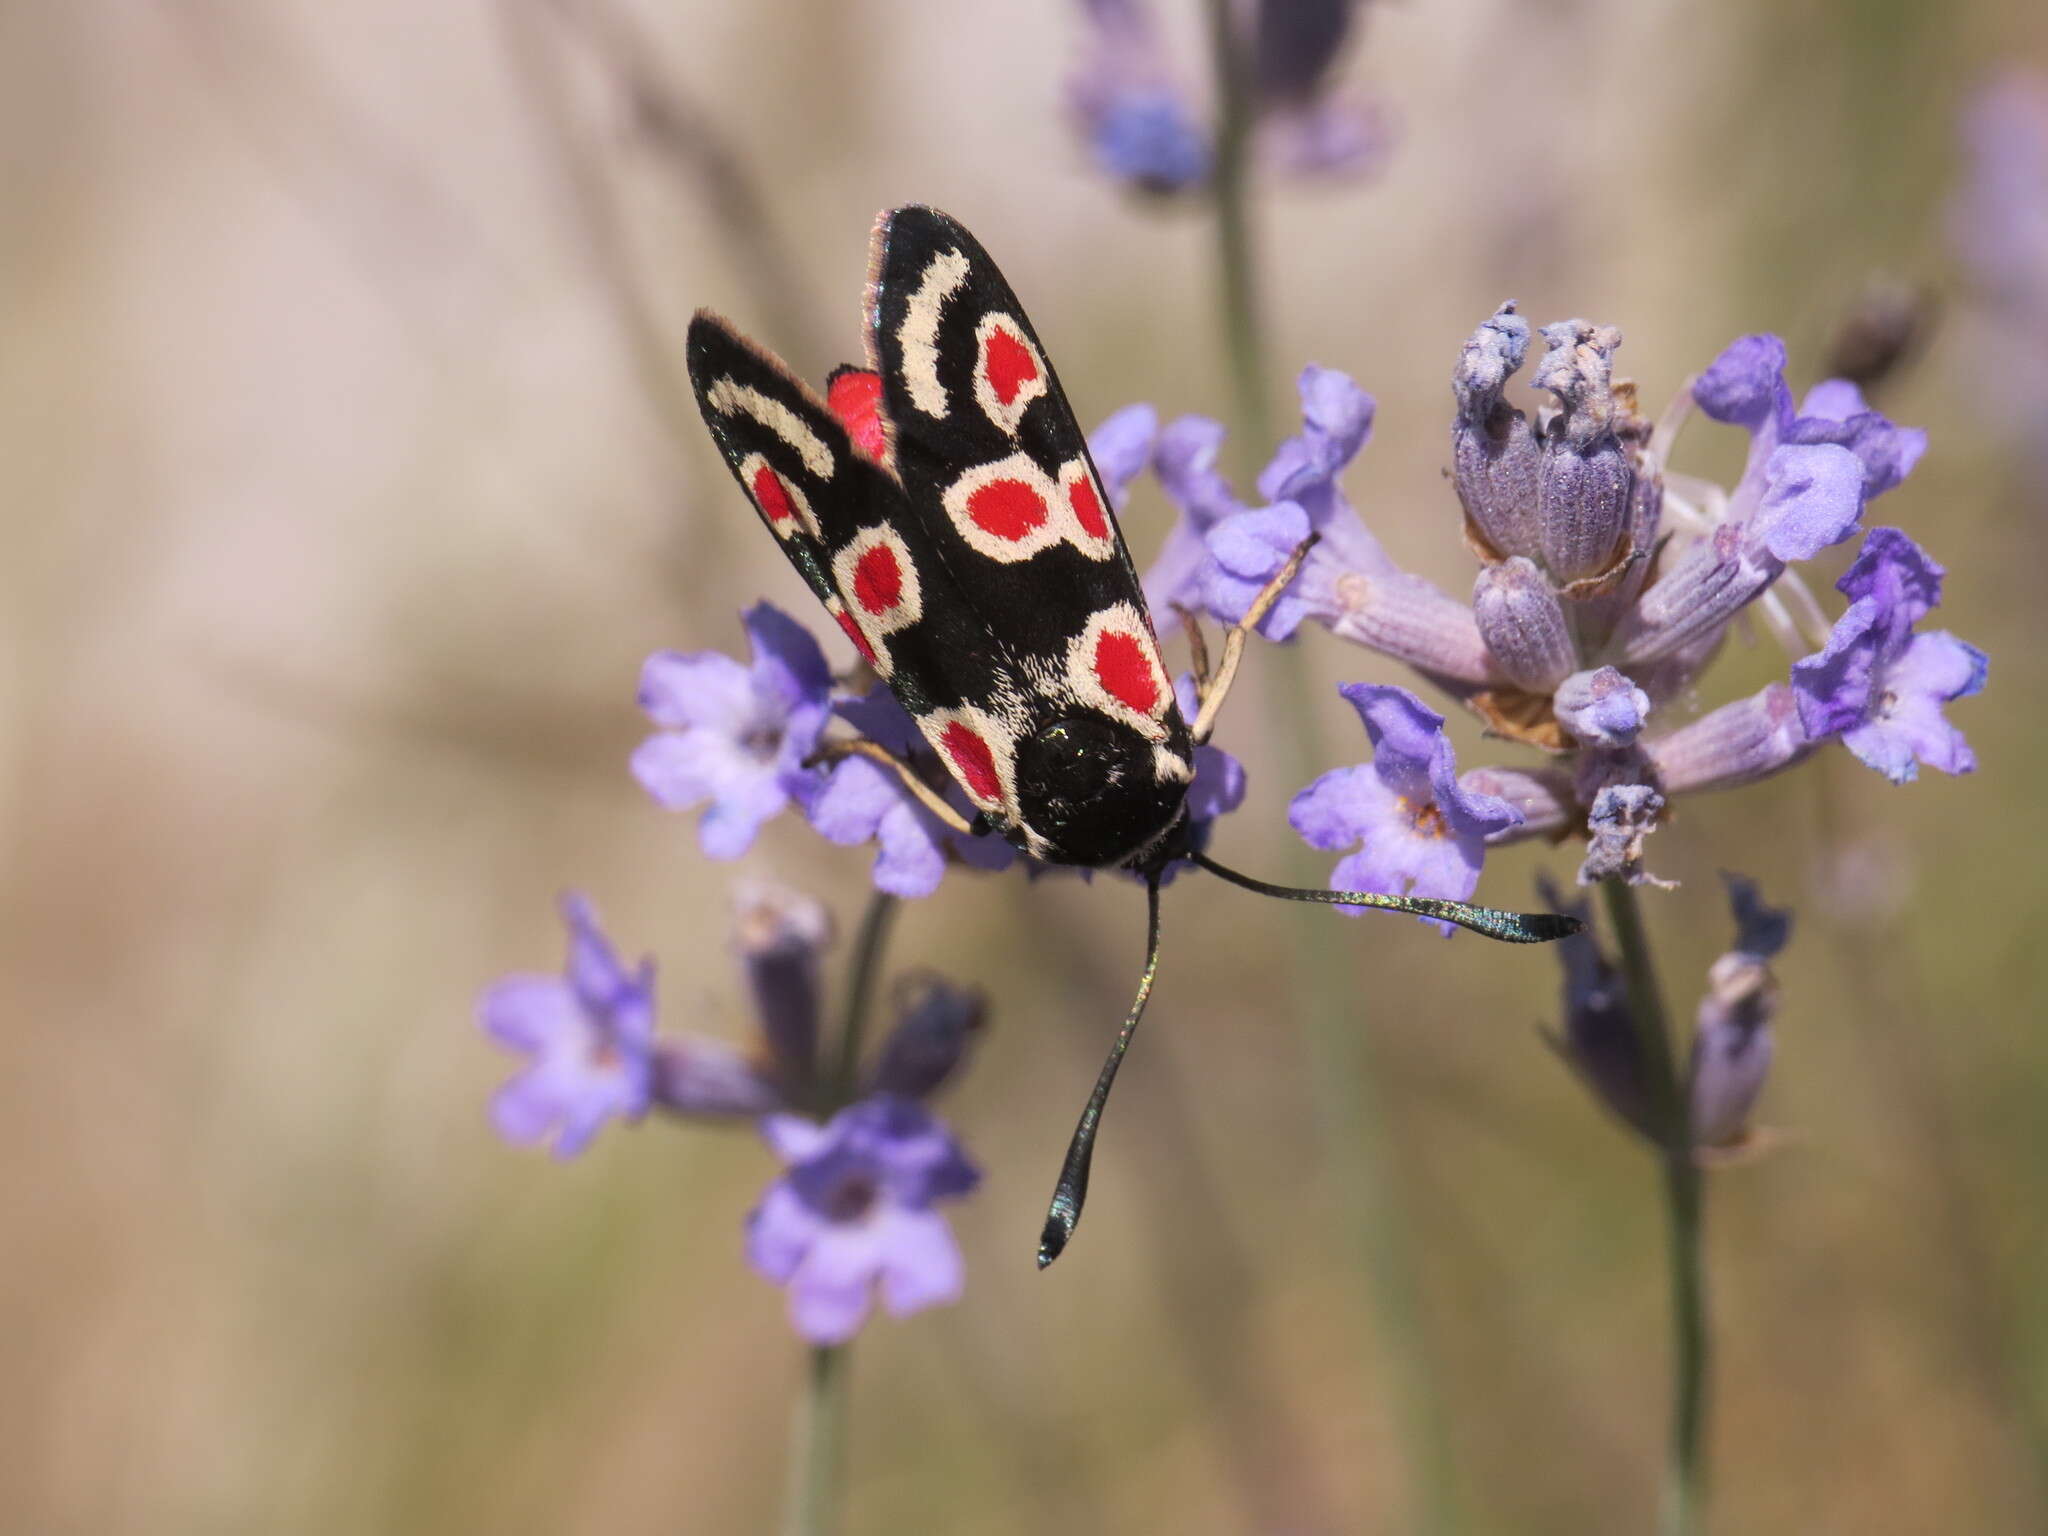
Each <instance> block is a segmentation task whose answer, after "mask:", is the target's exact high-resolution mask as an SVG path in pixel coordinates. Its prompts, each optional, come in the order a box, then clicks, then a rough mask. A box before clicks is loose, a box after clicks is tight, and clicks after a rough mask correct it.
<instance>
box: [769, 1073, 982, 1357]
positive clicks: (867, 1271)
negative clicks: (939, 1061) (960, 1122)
mask: <svg viewBox="0 0 2048 1536" xmlns="http://www.w3.org/2000/svg"><path fill="white" fill-rule="evenodd" d="M761 1129H762V1133H763V1135H764V1136H766V1138H767V1140H768V1144H769V1146H770V1147H771V1148H773V1149H774V1151H775V1154H776V1156H778V1157H779V1158H781V1159H782V1161H783V1162H784V1164H786V1165H787V1167H788V1172H787V1173H785V1174H784V1175H783V1176H782V1177H781V1178H779V1179H777V1180H776V1181H775V1182H774V1183H773V1184H771V1185H769V1187H768V1190H767V1192H766V1193H765V1194H764V1195H763V1196H762V1197H761V1203H760V1204H759V1205H758V1206H756V1207H755V1209H754V1211H753V1213H752V1214H751V1215H750V1216H749V1217H748V1218H747V1261H748V1263H750V1264H752V1265H753V1267H754V1268H755V1269H756V1270H757V1271H759V1272H760V1273H761V1274H762V1275H763V1276H765V1277H766V1278H767V1279H769V1280H771V1281H773V1282H774V1283H775V1284H777V1285H779V1286H782V1287H784V1288H785V1289H786V1290H787V1292H788V1293H789V1317H790V1322H791V1323H792V1324H793V1325H794V1326H795V1328H796V1330H797V1332H798V1333H800V1334H802V1335H803V1336H804V1337H805V1338H806V1339H809V1340H810V1341H811V1342H812V1343H814V1344H843V1343H845V1342H846V1341H847V1340H848V1339H850V1338H852V1337H853V1335H854V1334H855V1333H857V1332H858V1331H859V1329H860V1326H861V1324H862V1323H863V1322H864V1321H865V1320H866V1318H867V1315H868V1311H869V1309H870V1307H871V1306H872V1304H873V1298H874V1294H875V1292H876V1291H877V1290H879V1291H880V1293H881V1298H882V1304H883V1306H884V1307H885V1308H887V1310H888V1311H889V1313H890V1314H891V1315H892V1316H896V1317H903V1316H907V1315H908V1314H910V1313H912V1312H917V1311H921V1310H923V1309H924V1308H926V1307H932V1306H940V1305H943V1304H945V1303H947V1302H951V1301H956V1300H958V1299H959V1297H960V1292H961V1287H962V1283H963V1273H962V1265H961V1259H960V1250H959V1248H958V1246H957V1245H956V1244H955V1243H954V1241H953V1234H952V1232H951V1231H950V1230H949V1229H948V1227H947V1225H946V1221H945V1218H944V1217H943V1216H941V1215H939V1213H938V1212H937V1211H936V1210H934V1209H933V1207H934V1206H935V1205H936V1204H937V1203H938V1202H939V1201H942V1200H950V1199H957V1198H959V1197H960V1196H963V1195H965V1194H967V1193H969V1192H970V1191H972V1190H973V1189H974V1187H975V1185H976V1184H977V1183H978V1182H979V1181H980V1177H981V1176H980V1174H979V1172H978V1171H977V1170H976V1169H975V1167H974V1165H973V1164H971V1163H970V1162H968V1160H967V1158H966V1156H965V1154H964V1153H963V1152H962V1151H961V1150H960V1147H959V1144H958V1143H957V1142H956V1141H955V1140H954V1139H953V1136H952V1133H951V1132H949V1131H948V1130H947V1129H946V1128H945V1126H944V1125H943V1124H941V1123H940V1121H939V1120H938V1119H937V1118H935V1117H934V1116H933V1115H932V1114H931V1113H930V1112H929V1111H927V1110H925V1109H923V1108H922V1107H921V1106H919V1105H917V1104H915V1103H913V1102H911V1101H910V1100H908V1099H901V1098H896V1097H893V1096H890V1095H887V1094H884V1095H879V1096H877V1097H874V1098H868V1099H863V1100H861V1101H860V1102H859V1103H856V1104H854V1105H851V1106H850V1107H848V1108H846V1109H843V1110H841V1111H840V1112H839V1113H838V1114H836V1115H834V1116H833V1117H832V1119H831V1120H830V1121H828V1122H827V1123H826V1124H824V1125H822V1126H820V1125H817V1124H814V1123H812V1122H810V1121H807V1120H803V1119H799V1118H798V1117H796V1116H793V1115H772V1116H770V1117H769V1118H767V1119H766V1120H764V1121H762V1122H761Z"/></svg>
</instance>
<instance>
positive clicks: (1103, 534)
mask: <svg viewBox="0 0 2048 1536" xmlns="http://www.w3.org/2000/svg"><path fill="white" fill-rule="evenodd" d="M1067 502H1068V504H1069V505H1070V506H1072V507H1073V509H1074V517H1075V520H1076V521H1078V522H1079V523H1080V525H1081V531H1082V532H1083V533H1085V534H1087V535H1088V537H1089V538H1091V539H1106V538H1108V537H1109V519H1108V518H1107V517H1106V516H1104V515H1103V511H1102V498H1101V497H1099V496H1097V495H1096V494H1095V481H1094V479H1093V477H1091V476H1089V475H1083V476H1082V477H1081V478H1080V479H1078V480H1076V481H1075V482H1074V483H1073V484H1072V485H1070V486H1068V487H1067Z"/></svg>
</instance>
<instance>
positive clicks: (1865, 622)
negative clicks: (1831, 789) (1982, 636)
mask: <svg viewBox="0 0 2048 1536" xmlns="http://www.w3.org/2000/svg"><path fill="white" fill-rule="evenodd" d="M1942 575H1943V572H1942V568H1941V567H1940V566H1939V565H1937V564H1935V563H1934V561H1932V560H1930V559H1929V558H1928V557H1927V556H1926V554H1925V553H1923V552H1922V551H1921V549H1920V547H1919V545H1917V544H1915V543H1914V542H1913V541H1912V540H1911V539H1909V538H1907V537H1906V535H1905V534H1903V533H1901V532H1900V531H1899V530H1898V529H1896V528H1873V529H1872V530H1871V531H1870V536H1869V537H1868V538H1867V539H1865V540H1864V543H1863V550H1862V553H1860V554H1859V555H1858V556H1857V557H1856V561H1855V563H1854V564H1852V565H1851V566H1850V567H1849V569H1848V570H1847V572H1845V573H1844V574H1843V576H1842V579H1841V580H1840V581H1838V582H1836V583H1835V585H1836V587H1837V589H1838V590H1840V591H1841V592H1842V593H1843V594H1844V595H1845V596H1847V597H1848V598H1849V599H1850V603H1849V611H1848V612H1847V613H1845V614H1843V615H1842V617H1841V618H1840V619H1839V620H1837V621H1836V624H1835V627H1834V632H1833V633H1832V634H1831V635H1830V636H1829V637H1828V643H1827V646H1826V648H1825V649H1824V650H1822V651H1820V652H1819V653H1818V654H1817V655H1813V656H1809V657H1807V658H1806V659H1805V660H1804V661H1801V662H1798V663H1796V664H1795V665H1794V666H1793V668H1792V686H1793V688H1794V689H1795V690H1796V691H1797V693H1798V698H1799V715H1800V720H1801V723H1802V724H1803V726H1804V727H1805V729H1806V732H1807V734H1808V735H1809V736H1812V737H1814V738H1816V739H1819V738H1823V737H1828V736H1840V737H1841V738H1842V742H1843V745H1845V746H1846V747H1848V749H1849V750H1850V751H1851V752H1854V753H1855V754H1856V756H1857V757H1858V758H1860V759H1861V760H1862V761H1863V762H1865V763H1867V764H1868V765H1869V766H1871V767H1872V768H1875V769H1876V770H1877V771H1878V772H1879V773H1882V774H1883V775H1884V776H1885V777H1886V778H1888V779H1890V780H1891V781H1892V782H1893V783H1894V784H1904V783H1908V782H1910V781H1911V780H1912V779H1913V778H1914V777H1915V776H1916V775H1917V774H1918V773H1919V764H1921V763H1926V764H1927V765H1928V766H1929V767H1933V768H1939V769H1940V770H1941V771H1942V772H1944V773H1969V772H1970V771H1971V770H1973V769H1974V768H1975V767H1976V766H1977V758H1976V754H1975V753H1973V752H1972V751H1971V750H1970V746H1969V743H1968V742H1966V741H1965V740H1964V739H1963V734H1962V732H1961V731H1959V730H1957V729H1956V728H1955V727H1954V726H1952V725H1950V724H1949V723H1948V721H1947V719H1946V718H1944V716H1943V714H1942V706H1943V705H1944V704H1947V703H1948V702H1949V701H1951V700H1953V699H1959V698H1967V697H1968V696H1970V695H1971V694H1974V693H1977V692H1979V691H1980V690H1982V688H1983V687H1984V679H1985V675H1986V673H1987V671H1988V670H1989V666H1990V663H1989V660H1988V658H1987V657H1986V656H1985V654H1984V653H1983V652H1982V651H1980V650H1978V649H1977V648H1976V647H1975V646H1973V645H1970V644H1967V643H1966V642H1964V641H1961V640H1958V639H1957V638H1956V637H1955V636H1953V635H1951V634H1949V633H1948V632H1947V631H1945V630H1937V631H1934V632H1932V633H1929V634H1919V635H1916V634H1914V633H1913V626H1914V625H1915V624H1917V623H1919V621H1920V620H1921V619H1923V618H1925V617H1926V616H1927V615H1928V613H1929V612H1931V611H1932V610H1933V609H1934V608H1935V607H1936V606H1937V605H1938V604H1939V603H1940V602H1941V579H1942Z"/></svg>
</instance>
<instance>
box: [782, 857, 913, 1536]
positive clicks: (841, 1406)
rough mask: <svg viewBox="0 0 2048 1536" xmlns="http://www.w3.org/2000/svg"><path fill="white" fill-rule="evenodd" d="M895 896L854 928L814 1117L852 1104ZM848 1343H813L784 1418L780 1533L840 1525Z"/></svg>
mask: <svg viewBox="0 0 2048 1536" xmlns="http://www.w3.org/2000/svg"><path fill="white" fill-rule="evenodd" d="M897 905H898V903H897V900H896V898H895V897H894V896H890V895H887V894H885V893H884V892H881V891H876V892H875V893H874V894H873V895H872V896H870V897H869V898H868V906H867V911H865V912H864V913H862V914H861V920H860V933H859V934H858V936H856V937H855V939H854V943H853V967H852V969H851V970H849V971H848V972H847V976H846V1003H845V1006H844V1008H843V1010H842V1011H841V1013H840V1018H839V1038H838V1041H837V1050H836V1051H835V1052H834V1059H833V1062H832V1066H831V1070H830V1071H829V1072H828V1073H826V1074H824V1078H823V1081H824V1093H823V1103H822V1104H821V1105H820V1106H819V1111H820V1114H821V1116H825V1117H829V1116H831V1115H833V1114H836V1113H837V1112H838V1111H839V1110H841V1109H843V1108H845V1107H846V1105H847V1104H849V1103H851V1102H852V1100H853V1095H854V1088H855V1085H856V1084H857V1083H858V1082H859V1078H860V1047H861V1040H862V1037H863V1036H864V1035H865V1034H866V1033H867V1022H868V1012H869V1008H870V1005H871V1004H872V1003H873V1002H874V996H875V982H876V979H877V977H878V976H879V975H880V974H881V969H882V950H883V948H884V947H885V946H886V945H887V943H888V939H889V925H890V922H891V920H892V919H893V918H894V917H895V916H896V908H897ZM846 1357H847V1346H846V1345H844V1344H818V1345H814V1346H813V1347H812V1349H811V1359H810V1369H809V1370H808V1372H807V1373H806V1374H805V1378H804V1392H803V1396H802V1398H801V1399H800V1400H799V1401H798V1403H797V1409H796V1414H795V1416H794V1418H793V1420H792V1422H791V1425H790V1456H789V1493H788V1500H787V1511H786V1513H785V1515H784V1517H783V1522H782V1530H783V1536H830V1533H831V1532H832V1531H834V1530H836V1529H838V1526H839V1499H840V1483H841V1478H840V1474H841V1470H842V1463H843V1461H844V1459H845V1455H844V1446H845V1438H846V1369H847V1358H846Z"/></svg>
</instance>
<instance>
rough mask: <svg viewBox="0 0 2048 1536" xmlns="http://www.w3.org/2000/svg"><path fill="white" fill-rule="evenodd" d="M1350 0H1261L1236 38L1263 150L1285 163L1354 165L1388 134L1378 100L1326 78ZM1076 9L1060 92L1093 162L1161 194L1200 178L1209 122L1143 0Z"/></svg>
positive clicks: (1301, 170) (1283, 166)
mask: <svg viewBox="0 0 2048 1536" xmlns="http://www.w3.org/2000/svg"><path fill="white" fill-rule="evenodd" d="M1354 9H1355V3H1354V0H1261V3H1260V4H1259V5H1258V6H1257V8H1256V10H1255V12H1254V13H1253V14H1252V15H1251V17H1250V31H1249V33H1248V35H1247V36H1246V37H1245V38H1244V39H1243V43H1242V46H1243V47H1244V49H1245V50H1246V52H1247V53H1248V54H1249V56H1250V60H1249V69H1248V74H1249V77H1250V88H1251V96H1252V106H1253V109H1254V110H1255V111H1256V112H1257V113H1258V115H1259V119H1260V122H1259V127H1260V133H1259V148H1260V150H1261V152H1262V153H1263V154H1264V155H1265V156H1266V158H1267V159H1269V160H1270V161H1271V162H1272V163H1273V164H1274V165H1275V166H1276V167H1277V168H1278V169H1280V170H1282V171H1286V172H1292V173H1297V174H1304V175H1340V174H1347V173H1356V172H1359V171H1363V170H1366V169H1369V168H1371V167H1372V166H1374V165H1376V164H1377V163H1378V161H1379V160H1380V159H1381V158H1382V156H1383V155H1384V153H1385V151H1386V149H1387V147H1388V145H1389V144H1390V143H1391V140H1392V134H1391V131H1390V129H1389V126H1388V124H1387V122H1386V120H1385V117H1384V115H1383V114H1382V113H1381V112H1380V111H1379V110H1377V109H1376V108H1374V107H1372V106H1369V105H1364V104H1360V103H1356V102H1348V101H1344V100H1342V99H1340V98H1339V97H1337V96H1336V94H1335V93H1334V92H1333V91H1332V90H1331V88H1330V78H1331V75H1332V73H1333V70H1334V66H1335V64H1336V61H1337V58H1338V56H1339V55H1340V54H1341V52H1342V51H1343V47H1344V44H1345V42H1346V40H1347V38H1348V37H1349V35H1350V31H1351V20H1352V13H1353V11H1354ZM1082 10H1083V12H1084V13H1085V17H1086V21H1087V32H1086V35H1085V40H1084V45H1083V53H1082V59H1081V62H1080V64H1079V65H1078V66H1077V67H1076V69H1075V71H1074V73H1073V75H1072V76H1071V78H1070V79H1069V82H1068V89H1067V98H1068V105H1069V108H1070V109H1071V111H1072V113H1073V116H1074V120H1075V123H1076V125H1077V127H1078V128H1079V130H1080V132H1081V136H1082V138H1083V139H1084V140H1085V141H1086V142H1087V144H1088V147H1089V150H1090V152H1091V154H1092V155H1093V157H1094V159H1095V163H1096V165H1097V167H1098V168H1099V169H1101V170H1102V171H1103V172H1104V173H1105V174H1107V175H1109V176H1111V177H1113V178H1115V179H1116V180H1118V181H1121V182H1124V183H1125V184H1127V185H1129V186H1131V187H1133V188H1135V189H1137V190H1138V191H1141V192H1146V193H1152V194H1156V195H1170V194H1173V193H1180V192H1187V191H1192V190H1194V189H1196V188H1199V187H1201V186H1203V185H1204V184H1205V183H1206V182H1207V181H1208V179H1209V172H1210V166H1211V162H1212V159H1213V150H1212V147H1211V142H1210V130H1209V128H1208V126H1207V124H1206V123H1205V121H1204V113H1203V112H1202V110H1201V109H1200V107H1199V106H1198V105H1197V104H1196V102H1195V101H1194V99H1193V98H1192V96H1191V94H1190V93H1189V92H1188V90H1187V89H1186V88H1185V86H1184V85H1183V84H1182V83H1181V82H1180V80H1179V78H1178V77H1177V75H1176V72H1175V70H1174V69H1173V67H1172V65H1171V63H1170V62H1169V60H1168V59H1167V56H1166V49H1165V45H1164V42H1163V41H1162V39H1161V38H1160V35H1159V30H1158V27H1157V25H1156V24H1155V22H1154V19H1153V15H1152V12H1151V8H1150V6H1149V5H1148V4H1147V3H1146V0H1083V5H1082Z"/></svg>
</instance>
